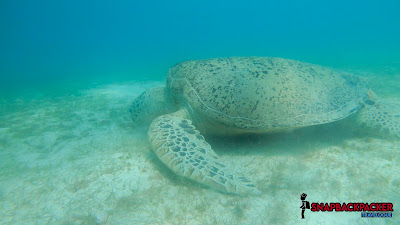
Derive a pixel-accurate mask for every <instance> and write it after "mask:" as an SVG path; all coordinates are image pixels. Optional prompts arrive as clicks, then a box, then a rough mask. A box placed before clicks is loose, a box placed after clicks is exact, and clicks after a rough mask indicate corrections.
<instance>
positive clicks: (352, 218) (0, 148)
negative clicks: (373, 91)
mask: <svg viewBox="0 0 400 225" xmlns="http://www.w3.org/2000/svg"><path fill="white" fill-rule="evenodd" d="M159 84H160V83H124V84H113V85H107V86H101V87H96V88H93V89H89V90H84V91H82V93H81V94H80V95H78V96H64V97H62V98H61V97H60V98H53V99H51V98H49V99H36V100H34V101H29V102H26V101H23V100H19V101H13V102H7V103H5V104H8V105H7V106H5V107H3V110H2V113H1V114H0V116H1V117H0V121H1V123H0V162H1V164H0V203H1V208H0V209H1V210H0V224H299V223H302V224H384V223H387V224H398V223H399V222H400V219H399V218H400V214H399V213H398V207H399V206H400V142H399V140H396V139H394V138H390V137H385V136H382V135H377V134H376V133H374V132H363V131H361V130H358V129H353V127H352V126H351V125H349V124H348V123H349V122H351V120H346V121H343V122H339V123H336V124H328V125H325V126H319V127H311V128H306V129H302V130H298V131H295V132H293V133H290V134H273V135H263V136H251V137H242V138H236V139H233V138H213V137H206V138H207V140H209V142H210V143H211V144H212V146H213V147H214V149H215V151H216V152H217V153H218V154H219V155H220V156H221V158H222V160H223V161H224V162H226V164H228V165H230V166H231V167H233V168H235V169H236V170H237V172H239V173H243V174H244V175H245V176H246V177H247V178H249V179H251V180H252V181H254V182H255V183H256V184H257V186H258V187H259V189H260V190H261V191H262V192H263V195H262V196H258V197H239V196H232V195H226V194H221V193H219V192H216V191H214V190H210V189H207V188H204V187H202V186H200V185H198V184H196V183H193V182H190V181H187V180H184V179H180V178H177V177H176V176H175V175H174V174H172V173H171V172H170V171H169V170H167V169H166V168H165V167H164V166H163V165H162V164H161V163H160V162H159V161H158V159H156V158H155V156H154V154H153V153H152V152H151V150H150V146H149V143H148V142H147V137H146V134H145V130H143V129H135V128H134V127H133V126H132V124H131V122H130V119H129V113H128V107H129V105H130V103H131V102H132V101H133V99H134V98H135V97H137V96H138V95H139V94H140V93H141V92H142V91H144V90H145V89H147V88H149V87H152V86H155V85H159ZM393 100H394V101H398V102H399V101H400V98H399V96H398V97H394V98H393ZM303 192H306V193H307V194H308V197H307V199H306V200H308V201H310V202H347V203H348V202H369V203H370V202H392V203H393V204H394V210H395V212H394V213H393V215H394V218H388V219H385V218H375V219H368V218H361V216H360V213H359V212H332V213H328V212H311V211H306V213H305V215H306V220H300V213H301V210H300V208H299V207H300V206H301V200H300V194H301V193H303Z"/></svg>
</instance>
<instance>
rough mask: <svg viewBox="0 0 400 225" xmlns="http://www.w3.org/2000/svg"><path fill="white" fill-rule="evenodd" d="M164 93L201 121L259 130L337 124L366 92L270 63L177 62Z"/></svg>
mask: <svg viewBox="0 0 400 225" xmlns="http://www.w3.org/2000/svg"><path fill="white" fill-rule="evenodd" d="M167 87H168V88H170V90H171V92H172V93H173V95H174V96H177V97H176V99H177V101H181V102H184V103H188V104H190V106H191V107H192V108H193V109H194V110H195V111H196V112H197V113H198V114H199V115H201V116H203V117H207V118H208V119H211V120H214V121H218V123H221V124H224V125H225V126H228V127H237V128H243V129H264V130H265V129H274V128H285V127H286V128H294V127H301V126H309V125H314V124H321V123H326V122H332V121H336V120H339V119H343V118H345V117H347V116H348V115H350V114H351V113H354V112H355V111H357V110H358V109H359V108H360V107H361V105H362V104H361V102H363V101H365V99H366V98H367V96H366V93H367V90H368V89H367V87H366V85H365V84H364V82H362V81H361V80H360V78H358V77H356V76H353V75H350V74H346V73H342V72H338V71H335V70H331V69H328V68H325V67H322V66H318V65H313V64H309V63H304V62H299V61H295V60H288V59H281V58H270V57H234V58H224V59H210V60H196V61H187V62H182V63H180V64H178V65H176V66H175V67H173V68H172V69H171V70H170V72H169V74H168V78H167Z"/></svg>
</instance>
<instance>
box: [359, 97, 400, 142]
mask: <svg viewBox="0 0 400 225" xmlns="http://www.w3.org/2000/svg"><path fill="white" fill-rule="evenodd" d="M369 96H370V99H368V100H367V101H366V102H365V104H364V108H363V109H361V110H360V112H359V113H358V115H357V120H358V122H359V123H361V124H365V125H367V126H368V127H373V128H374V127H375V128H380V129H381V130H382V131H384V132H388V133H389V134H390V135H393V136H397V137H400V104H399V103H398V102H389V101H385V100H378V99H377V98H376V96H375V94H374V93H373V92H372V91H371V90H370V91H369Z"/></svg>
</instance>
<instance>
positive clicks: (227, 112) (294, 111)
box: [130, 57, 400, 195]
mask: <svg viewBox="0 0 400 225" xmlns="http://www.w3.org/2000/svg"><path fill="white" fill-rule="evenodd" d="M394 108H399V107H393V106H390V107H389V105H387V104H385V102H384V101H381V100H380V99H378V98H377V97H376V95H375V94H374V93H373V92H372V90H370V89H369V88H368V86H367V84H366V83H365V81H364V80H363V79H362V78H361V77H358V76H355V75H353V74H350V73H346V72H342V71H336V70H333V69H329V68H326V67H322V66H318V65H314V64H309V63H304V62H299V61H295V60H289V59H282V58H272V57H232V58H218V59H208V60H193V61H185V62H181V63H178V64H177V65H175V66H174V67H172V68H171V69H170V70H169V72H168V76H167V83H166V86H165V87H155V88H152V89H150V90H148V91H146V92H144V93H143V94H141V95H140V96H139V97H138V98H136V99H135V101H134V102H133V104H132V106H131V108H130V112H131V118H132V120H133V122H134V123H135V124H150V128H149V131H148V137H149V141H150V144H151V147H152V150H153V151H154V153H155V154H156V156H157V157H158V158H159V159H160V161H161V162H162V163H163V164H164V165H165V166H167V167H168V168H169V169H170V170H171V171H172V172H174V173H175V174H177V175H179V176H182V177H186V178H189V179H191V180H193V181H196V182H198V183H201V184H204V185H206V186H209V187H212V188H214V189H216V190H219V191H222V192H226V193H233V194H244V195H247V194H254V195H258V194H261V192H260V191H259V190H258V189H257V188H256V186H255V185H254V184H253V183H252V182H251V181H250V180H248V179H246V178H244V177H243V176H240V175H237V174H236V173H235V172H234V171H233V170H232V169H231V168H229V167H228V166H226V165H225V164H224V163H223V162H222V160H221V159H220V158H219V157H218V155H217V154H216V152H219V153H220V154H224V153H225V152H227V151H228V149H229V150H230V151H231V152H230V154H232V153H234V154H238V153H239V150H241V149H246V150H249V149H250V148H251V149H258V150H255V151H260V149H267V148H268V145H275V146H280V147H278V149H279V150H281V151H282V153H283V154H285V153H286V154H301V152H302V151H310V149H309V147H307V146H309V145H308V144H309V143H315V142H319V143H321V144H333V143H335V144H337V143H338V142H341V141H343V140H345V139H346V138H348V137H351V136H353V135H358V134H357V132H353V131H355V130H356V129H353V128H352V126H353V125H354V126H356V125H361V124H362V125H364V126H365V127H368V128H379V129H381V130H385V131H388V133H389V134H391V135H393V136H396V137H399V136H400V117H399V116H398V114H399V112H393V109H394ZM338 121H339V122H338ZM349 124H352V125H349ZM255 134H257V136H256V135H255ZM333 134H334V135H333ZM203 135H207V136H206V138H204V136H203ZM217 136H221V137H222V138H221V139H220V140H219V141H216V139H214V138H217ZM224 136H225V137H224ZM208 142H210V143H211V144H212V145H210V144H209V143H208ZM211 146H214V147H215V149H219V150H218V151H216V152H215V151H214V150H213V148H212V147H211ZM264 146H265V147H264ZM232 149H237V150H232ZM314 150H316V149H314ZM250 151H251V150H250ZM263 151H264V150H263ZM245 154H251V153H249V151H245ZM253 154H254V153H253ZM277 154H281V153H280V152H279V153H277Z"/></svg>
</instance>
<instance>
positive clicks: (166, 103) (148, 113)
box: [129, 87, 177, 125]
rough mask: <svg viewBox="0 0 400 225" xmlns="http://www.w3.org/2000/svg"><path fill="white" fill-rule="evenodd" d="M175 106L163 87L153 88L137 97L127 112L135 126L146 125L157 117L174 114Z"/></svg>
mask: <svg viewBox="0 0 400 225" xmlns="http://www.w3.org/2000/svg"><path fill="white" fill-rule="evenodd" d="M176 110H177V106H175V104H173V101H171V100H170V98H169V96H168V93H167V91H166V89H165V87H154V88H151V89H149V90H147V91H145V92H143V93H142V94H141V95H139V97H137V98H136V99H135V100H134V101H133V103H132V105H131V107H130V108H129V112H130V114H131V119H132V121H133V122H134V124H135V125H147V124H150V122H151V121H152V120H153V119H155V118H156V117H158V116H161V115H164V114H168V113H172V112H175V111H176Z"/></svg>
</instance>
